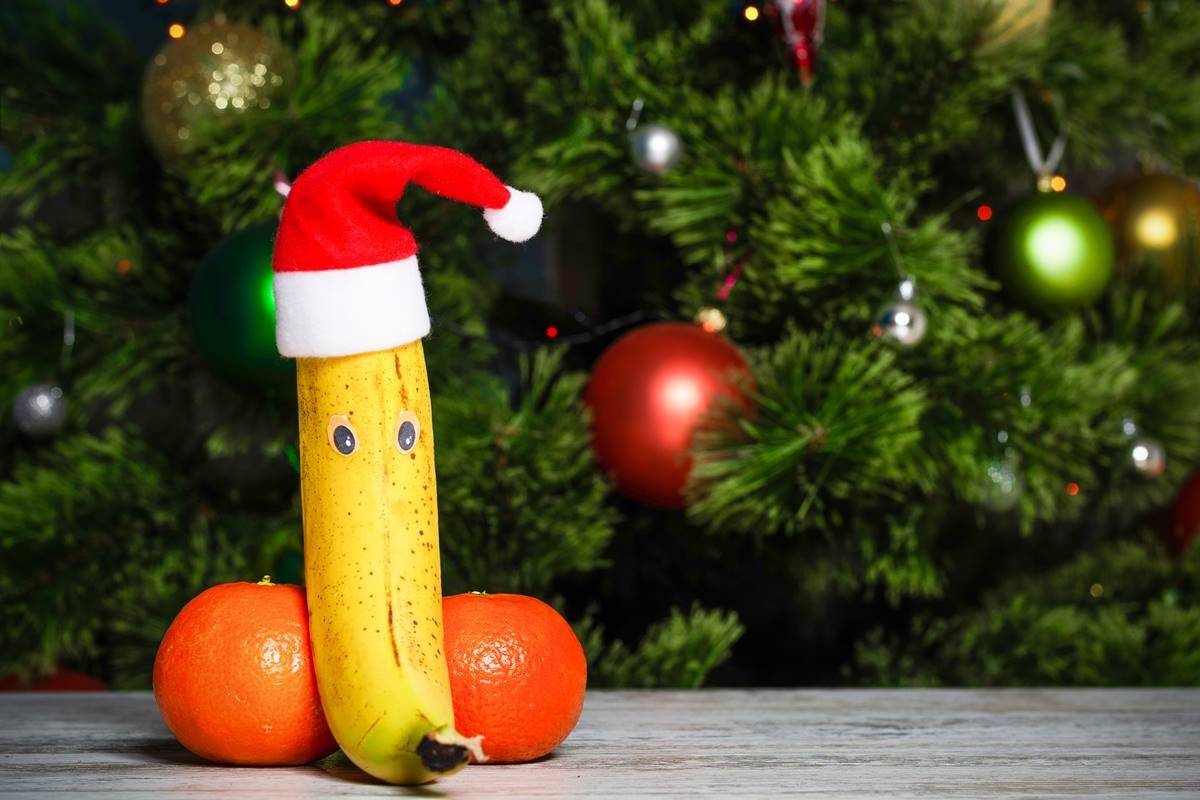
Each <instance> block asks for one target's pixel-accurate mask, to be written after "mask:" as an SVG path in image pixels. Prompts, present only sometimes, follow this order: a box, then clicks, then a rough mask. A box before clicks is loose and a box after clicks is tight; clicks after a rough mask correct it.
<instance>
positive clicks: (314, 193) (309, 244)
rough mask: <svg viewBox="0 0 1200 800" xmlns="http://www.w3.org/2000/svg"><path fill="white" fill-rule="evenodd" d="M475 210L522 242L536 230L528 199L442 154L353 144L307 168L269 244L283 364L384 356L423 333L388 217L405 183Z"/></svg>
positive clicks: (407, 239) (417, 294)
mask: <svg viewBox="0 0 1200 800" xmlns="http://www.w3.org/2000/svg"><path fill="white" fill-rule="evenodd" d="M409 181H413V182H414V183H416V184H418V185H419V186H422V187H424V188H426V189H428V190H429V191H431V192H434V193H435V194H440V195H442V196H443V197H448V198H450V199H452V200H458V201H460V202H463V203H470V204H471V205H475V206H479V207H481V208H483V209H484V211H483V217H484V219H485V220H486V221H487V224H488V227H490V228H491V229H492V231H493V232H494V233H495V234H496V235H497V236H500V237H501V238H504V239H507V240H509V241H510V242H523V241H525V240H526V239H529V238H530V237H532V236H533V235H534V234H535V233H537V231H538V228H539V227H540V226H541V223H542V201H541V200H539V199H538V197H537V195H535V194H532V193H530V192H522V191H518V190H517V189H513V188H512V187H510V186H505V185H504V184H503V183H501V182H500V180H499V179H498V178H497V177H496V176H495V175H493V174H492V173H491V172H489V171H488V170H487V169H486V168H484V167H483V166H482V165H480V164H479V163H478V162H476V161H475V160H474V159H471V158H469V157H467V156H465V155H463V154H462V153H459V152H456V151H454V150H448V149H446V148H444V147H428V146H423V145H415V144H405V143H403V142H359V143H358V144H352V145H349V146H347V147H343V148H341V149H340V150H335V151H334V152H332V153H330V154H329V155H327V156H325V157H324V158H322V159H321V160H320V161H318V162H317V163H315V164H313V165H312V166H311V167H309V168H308V169H307V170H305V171H304V172H303V173H301V175H300V177H298V178H297V179H296V182H295V183H294V184H292V188H291V191H290V192H289V193H288V198H287V202H286V203H285V204H284V207H283V217H282V219H281V220H280V223H279V234H278V235H277V236H276V238H275V259H274V265H275V320H276V322H275V341H276V344H277V345H278V346H279V352H280V353H281V354H283V355H284V356H288V357H291V358H316V357H329V356H345V355H351V354H354V353H369V352H372V351H375V350H386V349H388V348H391V347H396V346H398V345H402V344H407V343H408V342H412V341H416V340H417V339H420V338H421V337H423V336H425V335H426V334H427V333H429V310H428V309H427V308H426V306H425V292H424V290H423V289H422V287H421V273H420V271H419V270H418V269H417V255H416V254H417V242H416V240H415V239H414V238H413V235H412V233H411V232H410V231H409V230H408V228H406V227H404V226H403V225H402V224H401V223H400V221H399V220H397V219H396V215H395V206H396V201H397V200H399V199H400V195H401V194H403V193H404V187H405V185H406V184H407V183H408V182H409Z"/></svg>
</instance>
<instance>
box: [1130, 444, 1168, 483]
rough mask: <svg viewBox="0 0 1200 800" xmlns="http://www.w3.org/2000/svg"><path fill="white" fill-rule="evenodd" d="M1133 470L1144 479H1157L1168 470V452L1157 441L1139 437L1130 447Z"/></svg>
mask: <svg viewBox="0 0 1200 800" xmlns="http://www.w3.org/2000/svg"><path fill="white" fill-rule="evenodd" d="M1129 458H1130V460H1131V461H1132V462H1133V468H1134V469H1135V470H1137V471H1138V473H1139V474H1141V476H1142V477H1143V478H1157V477H1158V476H1160V475H1162V474H1163V473H1164V472H1166V470H1167V450H1166V448H1165V447H1163V446H1162V443H1161V442H1159V441H1158V440H1156V439H1151V438H1149V437H1145V436H1139V437H1138V438H1136V439H1134V440H1133V443H1132V444H1131V445H1130V446H1129Z"/></svg>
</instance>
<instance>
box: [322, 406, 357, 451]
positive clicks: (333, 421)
mask: <svg viewBox="0 0 1200 800" xmlns="http://www.w3.org/2000/svg"><path fill="white" fill-rule="evenodd" d="M327 432H328V434H329V445H330V446H331V447H332V448H333V449H334V450H336V451H338V452H339V453H341V454H342V455H344V456H351V455H354V451H356V450H358V435H357V434H356V433H355V432H354V426H353V425H351V424H350V418H349V417H343V416H342V415H341V414H335V415H333V416H332V417H330V418H329V427H328V429H327Z"/></svg>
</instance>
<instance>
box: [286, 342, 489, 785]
mask: <svg viewBox="0 0 1200 800" xmlns="http://www.w3.org/2000/svg"><path fill="white" fill-rule="evenodd" d="M296 376H297V388H298V400H299V412H300V475H301V503H302V506H303V515H304V577H305V582H306V584H307V587H308V609H309V618H310V623H311V635H312V645H313V661H314V664H315V667H316V673H317V684H318V689H319V690H320V694H321V704H322V706H323V707H324V709H325V714H326V717H327V718H328V720H329V726H330V729H331V730H332V731H333V735H334V737H335V738H336V739H337V741H338V744H339V745H341V747H342V750H343V751H344V752H345V753H346V755H347V756H349V757H350V759H351V760H352V761H353V762H354V763H355V764H357V765H358V766H359V767H360V768H361V769H363V770H365V771H366V772H368V773H370V774H371V775H374V776H375V777H377V778H380V779H382V780H385V781H388V782H391V783H398V784H420V783H427V782H429V781H432V780H435V779H436V778H438V777H441V776H444V775H449V774H452V773H454V772H457V771H458V770H460V769H462V768H463V767H464V766H466V765H467V762H468V760H469V758H470V756H471V755H474V756H475V759H476V760H477V761H484V760H486V759H485V756H484V754H483V751H482V748H481V742H480V739H481V737H473V738H467V737H464V736H462V735H460V734H459V733H458V732H457V731H455V730H454V710H453V706H452V704H451V701H450V684H449V675H448V672H447V667H446V656H445V653H444V652H443V638H442V591H441V585H442V584H441V581H442V576H441V562H440V554H439V550H438V523H437V519H438V517H437V489H436V480H435V474H434V459H433V419H432V415H431V411H430V402H429V384H428V378H427V375H426V371H425V354H424V350H423V348H422V345H421V342H420V340H419V339H418V340H417V341H414V342H411V343H409V344H405V345H401V346H399V347H395V348H391V349H386V350H379V351H375V352H368V353H361V354H357V355H349V356H339V357H331V358H298V359H297V362H296Z"/></svg>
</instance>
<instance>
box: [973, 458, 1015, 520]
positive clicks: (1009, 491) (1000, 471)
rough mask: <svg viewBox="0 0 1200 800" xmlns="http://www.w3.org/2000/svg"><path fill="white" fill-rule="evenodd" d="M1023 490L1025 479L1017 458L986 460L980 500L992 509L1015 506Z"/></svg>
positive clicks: (1000, 509)
mask: <svg viewBox="0 0 1200 800" xmlns="http://www.w3.org/2000/svg"><path fill="white" fill-rule="evenodd" d="M1024 491H1025V481H1024V479H1023V478H1022V477H1021V469H1020V466H1019V465H1018V464H1017V460H1016V459H1015V458H1013V457H1011V456H1005V457H1004V458H997V459H995V460H994V461H991V462H988V465H987V469H986V471H985V473H984V480H983V489H982V492H981V494H982V500H983V504H984V505H985V506H987V507H988V508H989V509H991V510H992V511H1011V510H1013V509H1014V508H1016V506H1017V503H1018V502H1020V500H1021V495H1022V494H1023V493H1024Z"/></svg>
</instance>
